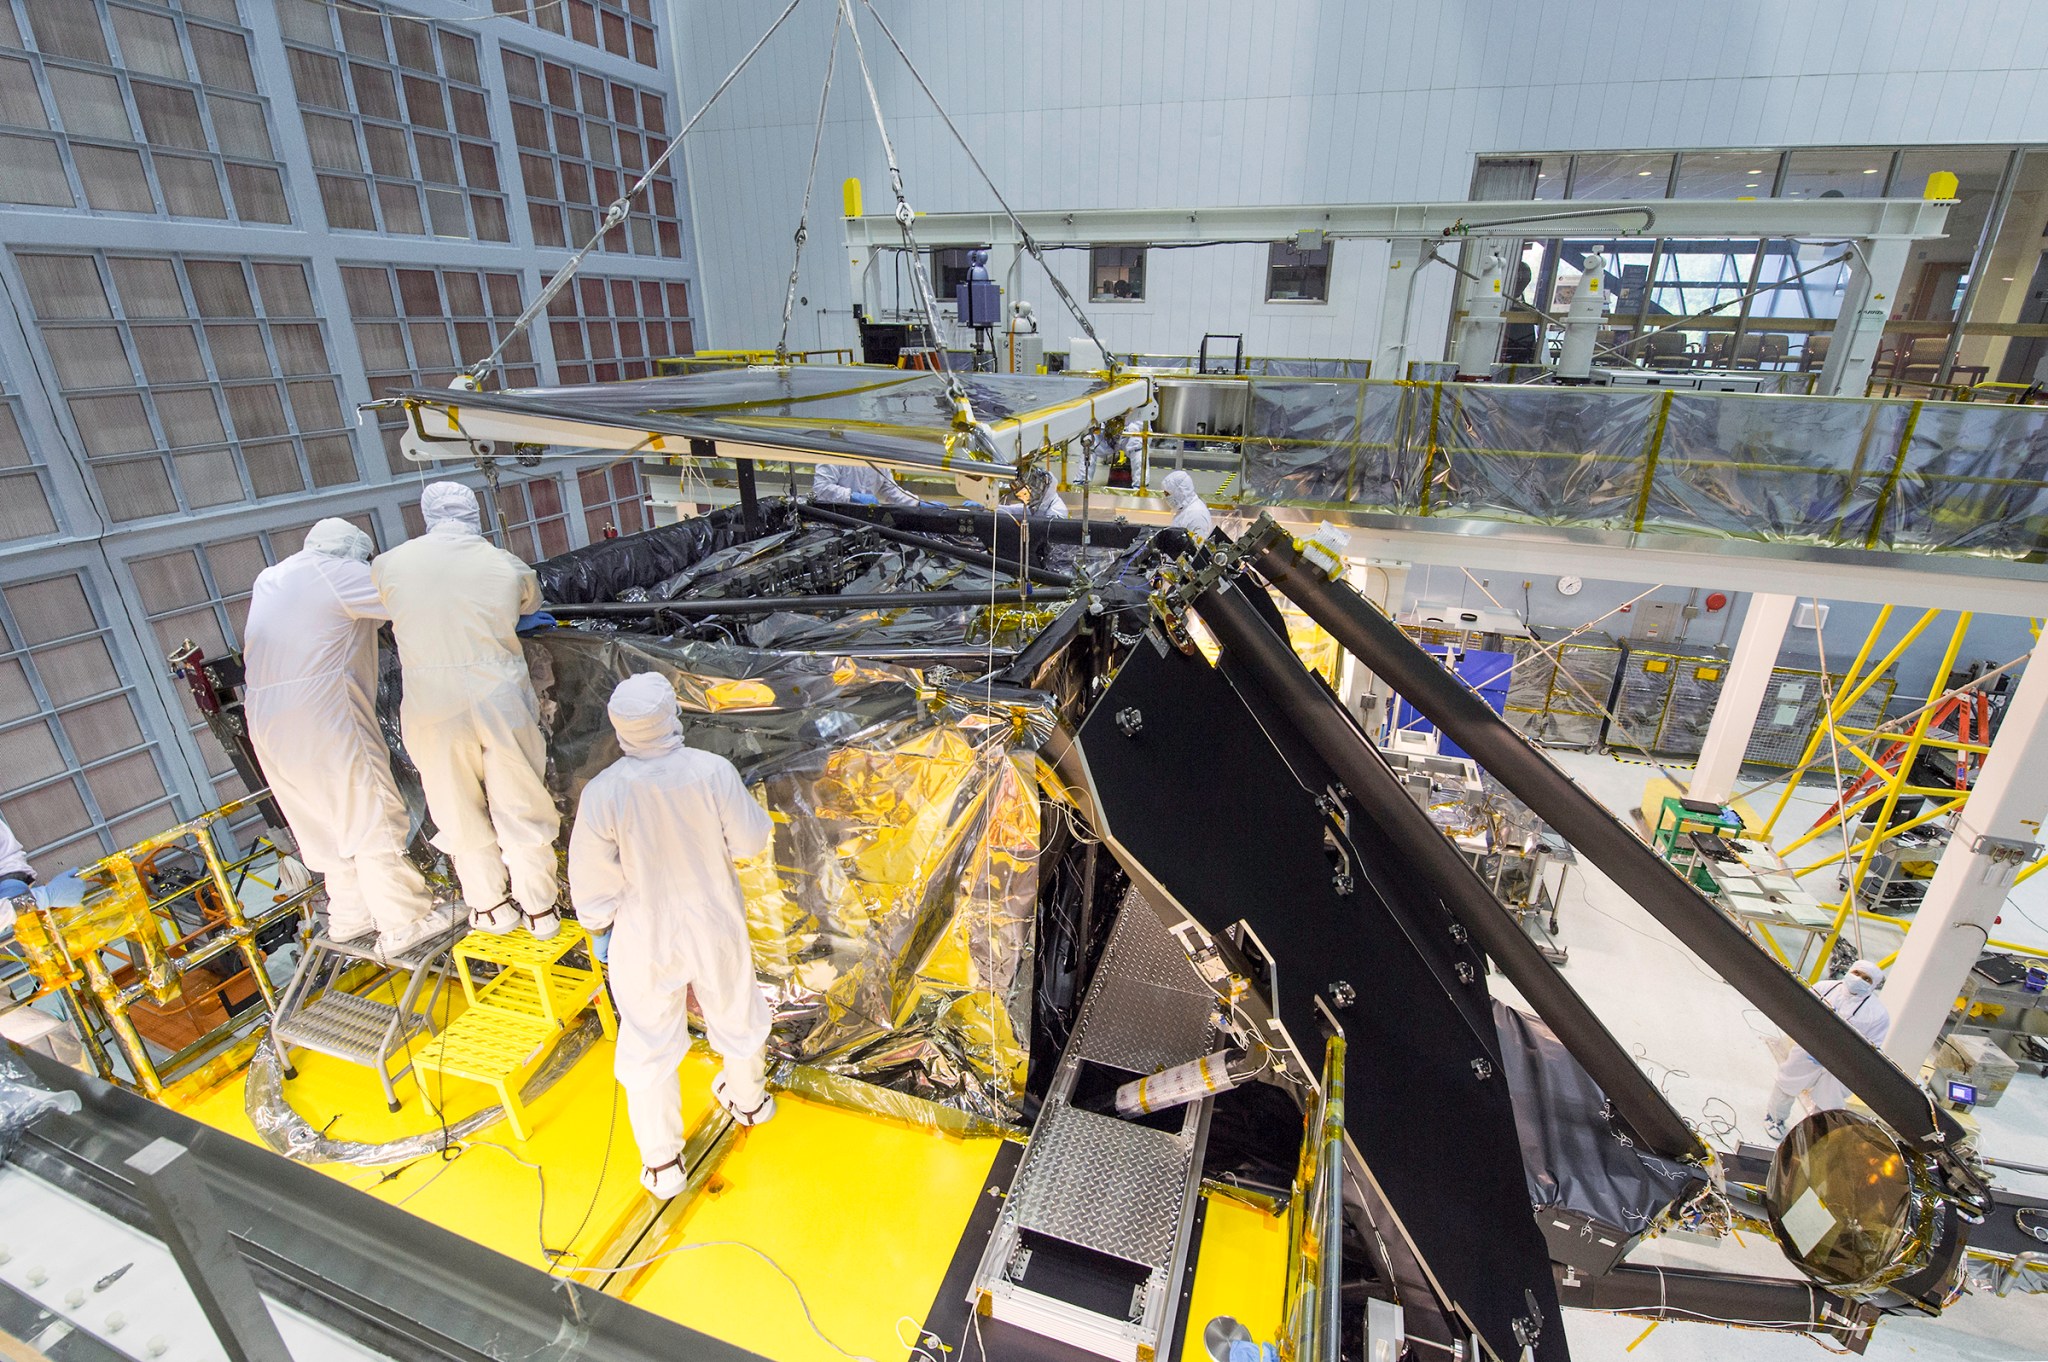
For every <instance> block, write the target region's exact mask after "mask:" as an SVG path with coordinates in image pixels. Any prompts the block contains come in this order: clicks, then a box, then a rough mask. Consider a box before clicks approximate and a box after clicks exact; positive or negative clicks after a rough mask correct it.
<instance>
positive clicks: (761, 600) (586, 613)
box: [547, 586, 1069, 620]
mask: <svg viewBox="0 0 2048 1362" xmlns="http://www.w3.org/2000/svg"><path fill="white" fill-rule="evenodd" d="M1067 599H1069V597H1068V596H1067V595H1066V594H1065V593H1063V592H1060V591H1027V590H1025V589H1023V588H1021V587H1011V586H1006V587H998V588H997V589H995V590H993V591H878V592H873V593H869V594H864V595H850V596H732V597H725V596H709V597H706V596H693V597H690V598H688V599H685V600H679V601H590V602H587V603H585V604H581V605H550V606H548V607H547V611H548V613H549V614H551V615H553V616H555V617H556V618H557V619H565V620H568V619H606V618H619V619H625V618H640V617H645V616H651V615H689V616H698V615H768V614H773V613H774V612H775V611H777V610H796V611H802V612H804V613H807V614H822V613H824V612H826V611H832V610H944V609H960V608H962V607H972V606H977V605H1018V604H1021V603H1023V602H1025V601H1048V602H1056V601H1064V600H1067Z"/></svg>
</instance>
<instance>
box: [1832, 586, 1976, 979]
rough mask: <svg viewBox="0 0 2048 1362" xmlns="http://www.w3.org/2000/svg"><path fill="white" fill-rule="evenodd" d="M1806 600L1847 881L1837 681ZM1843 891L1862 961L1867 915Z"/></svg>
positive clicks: (1903, 776)
mask: <svg viewBox="0 0 2048 1362" xmlns="http://www.w3.org/2000/svg"><path fill="white" fill-rule="evenodd" d="M1806 599H1807V601H1808V602H1809V603H1810V604H1811V605H1812V606H1813V618H1814V626H1813V640H1814V646H1815V647H1816V648H1818V649H1819V650H1820V704H1821V727H1822V728H1823V729H1824V730H1825V731H1826V733H1827V735H1828V759H1829V760H1830V761H1831V762H1832V763H1833V764H1834V768H1835V809H1836V812H1837V813H1838V814H1839V815H1840V818H1841V828H1842V874H1843V876H1844V878H1845V879H1846V878H1847V877H1848V876H1850V875H1853V874H1854V873H1855V872H1854V871H1853V870H1852V869H1851V868H1850V865H1849V862H1850V860H1851V859H1852V857H1853V856H1854V853H1855V848H1854V847H1852V846H1851V845H1850V838H1849V797H1848V796H1847V795H1846V794H1844V793H1843V792H1842V744H1841V733H1840V730H1839V729H1838V728H1837V727H1836V724H1835V695H1834V685H1833V678H1832V677H1830V676H1829V675H1828V644H1827V637H1826V635H1825V633H1824V631H1823V630H1822V629H1821V627H1820V618H1821V614H1820V598H1819V597H1818V596H1808V597H1807V598H1806ZM1911 776H1912V772H1911V771H1910V770H1901V771H1900V772H1899V779H1900V780H1901V781H1905V780H1908V779H1910V778H1911ZM1883 835H1884V830H1883V829H1882V828H1880V829H1878V830H1877V831H1876V832H1875V833H1874V834H1873V835H1872V839H1871V845H1872V846H1873V847H1875V846H1876V844H1877V840H1878V839H1879V838H1881V837H1882V836H1883ZM1843 887H1844V888H1845V889H1847V890H1848V893H1849V900H1850V902H1849V922H1850V925H1851V926H1852V927H1853V928H1854V930H1855V933H1856V954H1857V956H1858V957H1861V956H1862V954H1863V914H1862V912H1861V911H1859V910H1858V909H1857V907H1856V903H1855V897H1856V889H1857V886H1856V885H1855V884H1854V883H1853V882H1851V883H1847V884H1845V885H1844V886H1843ZM1985 939H1986V940H1989V939H1990V934H1989V933H1986V937H1985ZM1820 964H1821V966H1822V967H1823V968H1825V967H1826V965H1827V962H1826V961H1825V960H1823V961H1821V962H1820Z"/></svg>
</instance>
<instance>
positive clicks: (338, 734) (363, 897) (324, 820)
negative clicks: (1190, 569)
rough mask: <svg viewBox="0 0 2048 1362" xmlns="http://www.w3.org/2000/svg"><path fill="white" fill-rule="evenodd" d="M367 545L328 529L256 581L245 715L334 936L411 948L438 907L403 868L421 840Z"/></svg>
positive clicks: (321, 527)
mask: <svg viewBox="0 0 2048 1362" xmlns="http://www.w3.org/2000/svg"><path fill="white" fill-rule="evenodd" d="M371 547H372V546H371V544H370V537H369V536H368V535H366V534H364V533H363V532H362V531H361V530H359V529H357V528H356V527H355V526H353V525H351V524H349V523H348V522H347V521H346V520H333V519H329V520H323V521H321V522H320V523H319V524H317V525H315V526H314V527H313V528H312V529H311V530H309V531H307V532H306V543H305V547H304V548H302V549H300V550H299V551H298V552H297V553H295V554H293V555H292V556H291V557H289V558H287V559H285V560H284V561H283V562H281V563H279V564H277V565H276V566H275V567H269V568H265V569H264V570H263V571H262V572H261V573H260V574H258V576H257V578H256V585H255V588H254V590H253V591H252V592H251V593H250V597H249V622H248V624H247V625H246V626H245V627H244V628H243V631H242V636H243V644H244V646H243V659H244V663H245V665H246V667H247V688H246V690H245V691H244V693H243V709H244V712H245V713H246V714H247V716H248V719H249V737H250V739H251V740H252V741H253V742H254V743H255V745H256V759H257V760H258V761H260V762H261V763H262V764H263V774H264V777H265V778H266V779H267V780H268V781H269V782H270V791H271V793H272V794H273V795H275V796H276V797H277V803H278V807H279V808H280V809H282V810H283V811H284V816H285V820H286V821H287V822H289V823H290V824H291V827H292V835H293V836H294V837H296V838H297V839H298V843H299V855H300V857H301V858H302V859H303V860H304V861H305V863H306V864H307V865H309V866H311V867H312V868H313V869H315V870H317V871H319V872H320V873H321V874H322V875H324V876H326V878H327V914H328V926H327V930H328V932H329V934H330V935H332V936H333V937H335V938H336V939H337V940H342V941H349V940H353V939H355V938H356V937H359V936H362V935H364V934H366V933H368V932H369V931H371V930H372V929H373V928H374V929H375V930H376V932H377V933H378V934H379V936H381V937H384V938H386V939H387V940H396V939H402V938H404V937H406V936H407V935H409V934H410V933H411V932H412V930H413V929H414V928H415V926H416V925H417V924H418V923H420V922H421V921H422V920H423V919H424V918H425V917H426V915H427V913H428V912H429V910H431V909H432V908H433V906H434V901H433V899H432V897H431V896H430V895H429V894H428V893H427V886H426V881H424V880H422V879H421V878H420V872H419V871H418V870H416V869H414V868H413V865H412V863H411V862H410V861H408V860H406V859H405V844H406V841H407V839H408V836H409V834H410V832H411V830H412V829H411V820H410V819H409V817H408V816H407V813H406V808H405V801H404V800H403V799H401V798H400V797H399V794H398V786H397V784H396V782H394V781H393V780H392V777H391V754H390V751H389V749H388V748H387V747H386V746H385V743H384V735H383V733H382V732H381V731H379V729H378V727H377V628H378V626H379V625H380V624H382V623H383V622H384V620H386V619H387V618H389V612H387V611H386V610H385V608H384V602H383V600H382V599H381V598H380V597H379V596H378V595H377V588H376V587H375V586H373V585H371V582H370V563H369V558H370V550H371Z"/></svg>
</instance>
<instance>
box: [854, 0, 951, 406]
mask: <svg viewBox="0 0 2048 1362" xmlns="http://www.w3.org/2000/svg"><path fill="white" fill-rule="evenodd" d="M839 12H840V14H841V15H842V16H844V18H845V20H846V35H847V36H848V37H849V38H851V39H853V55H854V60H856V61H857V62H859V63H860V78H861V83H862V84H864V85H865V86H866V87H867V92H868V107H869V108H871V109H873V110H874V113H875V128H876V129H877V130H878V131H879V132H880V133H881V134H882V156H883V159H885V160H886V161H888V163H889V192H890V193H892V194H894V195H895V196H896V225H897V227H899V228H901V229H902V232H903V246H904V249H906V250H908V251H909V252H910V262H911V263H910V292H911V294H912V295H913V296H914V297H916V299H917V305H918V310H919V311H920V312H922V313H923V314H924V324H925V329H926V330H927V331H929V332H930V334H931V341H932V345H933V347H934V348H938V349H939V355H940V362H941V368H940V372H941V373H942V374H943V375H944V376H945V380H946V396H947V397H948V398H949V399H950V400H951V401H952V403H953V410H954V414H955V417H956V419H958V420H960V421H961V422H962V423H963V424H965V425H967V426H969V427H970V428H971V427H972V426H973V424H974V413H973V411H972V409H971V408H970V407H969V406H968V403H967V389H966V387H965V386H964V385H963V384H962V383H961V382H960V376H959V375H958V374H956V373H954V372H953V370H952V369H951V368H950V367H946V366H945V364H944V355H945V351H944V350H943V348H939V347H940V342H939V309H938V302H937V300H936V299H934V297H933V296H932V281H931V280H930V279H928V278H926V277H925V273H924V271H923V270H922V269H920V268H919V267H918V264H917V254H918V248H917V234H916V233H915V232H914V231H912V230H911V223H912V222H913V221H914V220H915V219H916V217H917V214H916V213H914V212H912V211H911V207H910V201H909V200H908V199H906V198H905V197H904V195H903V168H902V167H901V166H900V165H898V164H897V162H896V144H895V143H894V142H892V141H891V140H890V139H889V125H888V123H887V122H886V121H885V120H884V119H883V117H882V97H881V96H880V95H879V94H877V93H876V92H875V77H874V73H873V72H872V71H870V70H868V54H867V49H865V48H864V47H862V46H861V41H860V29H859V28H858V27H857V26H856V25H855V24H854V21H853V0H839ZM876 17H877V19H879V18H880V16H879V15H877V16H876ZM883 27H884V30H885V31H886V29H887V25H884V26H883Z"/></svg>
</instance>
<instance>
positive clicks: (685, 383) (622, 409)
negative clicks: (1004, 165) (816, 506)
mask: <svg viewBox="0 0 2048 1362" xmlns="http://www.w3.org/2000/svg"><path fill="white" fill-rule="evenodd" d="M954 377H955V378H957V379H958V380H959V382H960V383H961V385H962V386H963V387H964V388H965V390H966V393H967V400H968V402H969V404H970V405H971V407H972V408H973V412H974V419H975V420H976V421H978V422H981V423H982V424H983V425H987V426H996V425H999V424H1000V423H1002V422H1005V421H1014V420H1024V419H1028V418H1030V417H1031V416H1032V415H1034V414H1036V413H1040V412H1044V411H1046V410H1048V409H1052V408H1058V407H1064V406H1068V405H1070V404H1073V403H1077V402H1083V403H1084V402H1087V401H1089V400H1090V399H1093V398H1098V397H1103V396H1105V395H1107V394H1108V393H1109V392H1110V391H1111V390H1112V388H1113V387H1114V386H1116V385H1113V384H1111V383H1110V382H1109V381H1107V380H1106V379H1103V378H1101V377H1098V376H1095V375H1088V374H1077V375H1066V374H1055V375H1037V376H1030V377H1027V376H1023V375H1017V374H980V373H960V374H956V375H954ZM402 396H404V397H405V398H407V399H409V400H416V401H419V402H422V403H425V404H428V405H430V406H432V407H435V408H437V409H445V408H449V407H451V406H452V407H453V408H454V409H455V411H456V414H457V421H458V423H459V421H460V415H461V413H462V412H476V411H493V412H506V413H512V414H517V415H522V416H533V417H541V418H545V419H550V420H555V421H573V422H581V423H586V424H590V425H600V426H606V427H609V428H612V429H615V430H626V431H636V432H643V433H646V434H648V435H673V436H683V437H687V438H692V439H702V440H731V441H735V442H739V443H745V444H761V445H770V446H774V447H776V448H781V449H791V450H800V451H806V452H810V453H816V454H827V455H833V456H836V457H839V458H870V459H876V460H880V461H882V462H884V463H888V464H893V465H898V466H908V467H921V468H935V469H936V468H952V467H957V466H961V465H962V464H963V463H975V464H982V463H986V462H987V460H988V453H987V451H985V450H981V449H977V448H976V447H975V446H974V445H973V444H972V443H971V442H970V440H969V437H968V435H967V433H966V432H965V431H964V430H962V429H961V428H959V427H957V426H955V424H954V412H953V403H952V400H951V399H950V398H949V397H948V396H947V392H946V378H945V377H944V376H942V375H940V374H935V373H929V372H925V371H922V370H913V369H881V368H868V367H861V366H854V365H838V364H794V365H786V366H779V367H777V366H762V367H758V368H745V369H718V370H711V371H707V372H700V373H693V374H669V375H665V376H663V377H660V378H643V379H636V380H633V381H630V382H625V383H591V384H585V385H582V386H578V387H566V388H512V389H508V390H506V391H503V392H465V393H461V394H459V395H456V396H453V397H451V396H450V394H449V393H448V391H447V390H446V389H442V390H440V391H434V390H432V389H426V390H414V391H409V392H406V393H404V394H402ZM1140 400H1142V399H1140ZM1129 405H1130V403H1129V402H1128V401H1122V402H1118V403H1117V404H1115V406H1114V410H1113V411H1110V412H1105V415H1111V414H1115V413H1118V412H1121V411H1123V410H1124V409H1125V408H1126V407H1128V406H1129ZM657 448H659V446H657ZM664 452H668V453H681V452H685V451H683V450H680V449H667V450H665V451H664Z"/></svg>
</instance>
